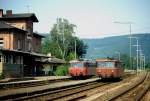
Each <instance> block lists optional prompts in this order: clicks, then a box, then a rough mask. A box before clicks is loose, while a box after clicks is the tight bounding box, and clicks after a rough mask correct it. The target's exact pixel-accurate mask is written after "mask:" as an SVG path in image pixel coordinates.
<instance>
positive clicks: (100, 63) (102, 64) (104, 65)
mask: <svg viewBox="0 0 150 101" xmlns="http://www.w3.org/2000/svg"><path fill="white" fill-rule="evenodd" d="M97 66H98V67H114V63H113V62H98V63H97Z"/></svg>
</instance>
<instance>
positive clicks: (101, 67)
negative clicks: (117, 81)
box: [96, 59, 124, 78]
mask: <svg viewBox="0 0 150 101" xmlns="http://www.w3.org/2000/svg"><path fill="white" fill-rule="evenodd" d="M96 64H97V68H96V73H97V75H98V76H99V77H101V78H121V77H122V76H123V72H124V69H123V67H122V65H121V64H122V63H121V62H120V61H118V60H109V59H97V60H96Z"/></svg>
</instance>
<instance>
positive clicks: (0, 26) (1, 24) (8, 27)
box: [0, 21, 26, 32]
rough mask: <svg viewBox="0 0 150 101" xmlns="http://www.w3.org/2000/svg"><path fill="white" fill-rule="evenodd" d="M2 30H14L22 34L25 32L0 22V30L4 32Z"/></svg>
mask: <svg viewBox="0 0 150 101" xmlns="http://www.w3.org/2000/svg"><path fill="white" fill-rule="evenodd" d="M4 29H7V30H8V29H14V30H17V31H22V32H26V31H25V30H22V29H19V28H16V27H14V26H11V25H9V24H7V23H5V22H4V21H0V30H4Z"/></svg>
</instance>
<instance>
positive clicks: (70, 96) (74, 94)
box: [14, 82, 108, 101]
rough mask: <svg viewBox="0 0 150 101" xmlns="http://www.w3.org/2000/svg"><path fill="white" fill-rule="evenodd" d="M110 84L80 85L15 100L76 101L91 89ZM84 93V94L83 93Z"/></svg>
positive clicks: (93, 83)
mask: <svg viewBox="0 0 150 101" xmlns="http://www.w3.org/2000/svg"><path fill="white" fill-rule="evenodd" d="M106 84H108V83H99V82H92V83H88V84H84V85H78V86H74V87H69V88H64V89H59V90H54V91H48V92H45V93H42V94H35V95H33V96H26V97H22V98H17V99H14V100H17V101H19V100H22V101H25V100H28V99H29V100H31V101H35V100H39V99H40V100H48V101H52V100H53V101H65V100H75V99H78V98H82V97H84V96H85V92H87V91H88V90H90V89H94V88H98V87H101V86H104V85H106ZM81 92H82V93H81Z"/></svg>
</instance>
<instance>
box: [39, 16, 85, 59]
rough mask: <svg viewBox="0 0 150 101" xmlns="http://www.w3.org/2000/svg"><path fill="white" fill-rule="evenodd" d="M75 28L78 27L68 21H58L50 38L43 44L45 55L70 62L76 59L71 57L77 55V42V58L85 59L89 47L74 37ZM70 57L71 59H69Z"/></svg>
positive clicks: (60, 19)
mask: <svg viewBox="0 0 150 101" xmlns="http://www.w3.org/2000/svg"><path fill="white" fill-rule="evenodd" d="M75 27H76V25H74V24H71V23H69V21H68V20H66V19H62V18H59V19H57V23H56V24H54V25H53V27H52V30H51V31H50V36H49V37H48V38H47V39H45V41H44V43H43V49H42V50H43V53H49V52H50V53H51V54H52V55H53V56H56V57H58V58H62V59H65V60H68V61H69V60H70V59H72V57H75V56H71V55H72V54H73V53H74V54H75V42H76V54H77V57H79V58H80V57H84V55H85V54H86V49H87V45H86V44H85V43H84V42H83V41H82V40H80V39H79V38H78V37H75V36H74V34H75V31H74V28H75ZM69 55H70V57H71V58H70V57H68V56H69Z"/></svg>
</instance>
